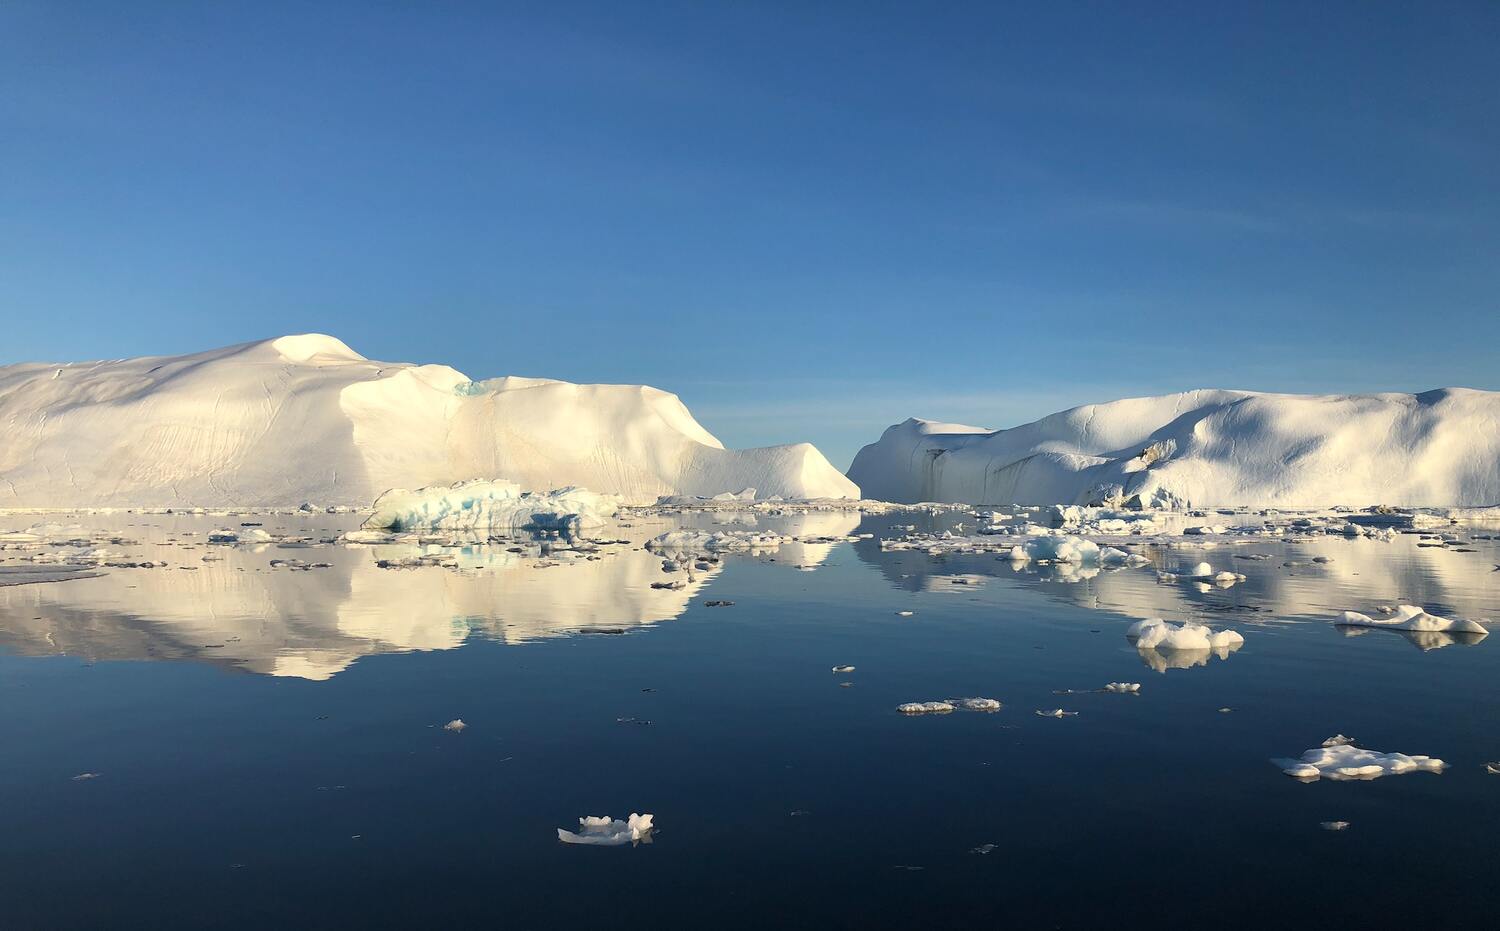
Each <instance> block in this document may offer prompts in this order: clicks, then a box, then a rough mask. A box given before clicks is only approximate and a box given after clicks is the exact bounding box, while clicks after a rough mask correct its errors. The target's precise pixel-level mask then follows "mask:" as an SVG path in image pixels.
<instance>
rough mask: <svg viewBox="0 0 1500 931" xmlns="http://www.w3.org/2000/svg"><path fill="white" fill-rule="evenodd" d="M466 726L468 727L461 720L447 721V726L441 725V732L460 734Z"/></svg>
mask: <svg viewBox="0 0 1500 931" xmlns="http://www.w3.org/2000/svg"><path fill="white" fill-rule="evenodd" d="M468 726H469V725H467V724H465V723H464V721H463V718H454V719H453V720H452V721H449V722H448V723H447V724H444V725H443V730H445V731H452V732H453V733H455V734H457V733H460V732H462V731H463V729H464V728H466V727H468Z"/></svg>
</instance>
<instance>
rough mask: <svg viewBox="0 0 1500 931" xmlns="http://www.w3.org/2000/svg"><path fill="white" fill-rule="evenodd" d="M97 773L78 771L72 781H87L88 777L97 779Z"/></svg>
mask: <svg viewBox="0 0 1500 931" xmlns="http://www.w3.org/2000/svg"><path fill="white" fill-rule="evenodd" d="M98 778H99V774H98V773H79V774H78V775H76V776H74V777H73V781H74V782H87V781H88V780H90V779H98Z"/></svg>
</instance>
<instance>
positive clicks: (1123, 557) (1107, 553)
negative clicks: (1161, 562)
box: [1099, 546, 1151, 566]
mask: <svg viewBox="0 0 1500 931" xmlns="http://www.w3.org/2000/svg"><path fill="white" fill-rule="evenodd" d="M1150 561H1151V560H1149V559H1147V558H1146V557H1144V556H1142V555H1141V554H1140V553H1128V552H1126V551H1125V550H1122V549H1117V548H1116V547H1113V546H1106V547H1103V548H1101V549H1100V550H1099V565H1101V566H1144V565H1146V564H1147V563H1149V562H1150Z"/></svg>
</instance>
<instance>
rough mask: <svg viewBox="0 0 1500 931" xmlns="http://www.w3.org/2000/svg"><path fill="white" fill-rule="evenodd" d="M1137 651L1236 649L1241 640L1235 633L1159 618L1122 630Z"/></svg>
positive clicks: (1188, 622) (1137, 623)
mask: <svg viewBox="0 0 1500 931" xmlns="http://www.w3.org/2000/svg"><path fill="white" fill-rule="evenodd" d="M1125 636H1126V637H1128V638H1130V639H1131V640H1133V641H1135V646H1136V649H1139V650H1151V649H1154V650H1160V651H1171V650H1219V649H1234V648H1238V647H1239V646H1240V645H1241V644H1243V643H1244V642H1245V638H1244V637H1243V636H1241V635H1240V634H1239V632H1238V631H1233V630H1219V631H1215V630H1213V629H1212V628H1209V627H1207V626H1205V625H1203V624H1194V623H1192V622H1191V621H1184V622H1183V623H1182V624H1177V625H1174V624H1171V623H1168V622H1167V621H1165V620H1162V619H1161V618H1159V617H1153V618H1148V619H1146V620H1144V621H1136V622H1135V623H1134V624H1132V625H1130V628H1129V629H1128V630H1126V631H1125Z"/></svg>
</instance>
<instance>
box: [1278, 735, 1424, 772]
mask: <svg viewBox="0 0 1500 931" xmlns="http://www.w3.org/2000/svg"><path fill="white" fill-rule="evenodd" d="M1339 739H1343V740H1345V741H1347V740H1348V738H1347V737H1343V735H1336V736H1335V737H1330V738H1329V739H1328V740H1327V741H1324V743H1323V746H1321V747H1314V748H1313V749H1311V750H1308V751H1307V752H1306V753H1304V754H1302V756H1301V757H1300V758H1298V759H1276V760H1272V761H1271V762H1273V763H1275V764H1276V765H1277V766H1280V767H1281V771H1282V772H1284V773H1286V774H1287V775H1288V776H1292V777H1294V778H1297V779H1308V780H1311V779H1319V778H1322V779H1333V780H1345V779H1377V778H1379V777H1381V776H1391V775H1397V776H1399V775H1401V774H1403V773H1415V772H1424V773H1440V772H1442V771H1443V767H1445V766H1447V765H1448V764H1446V763H1444V762H1443V761H1442V760H1439V759H1435V758H1433V757H1430V756H1408V755H1407V754H1405V753H1380V752H1378V751H1375V750H1365V749H1362V748H1360V747H1356V746H1355V745H1354V744H1353V743H1333V742H1332V741H1335V740H1339Z"/></svg>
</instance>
